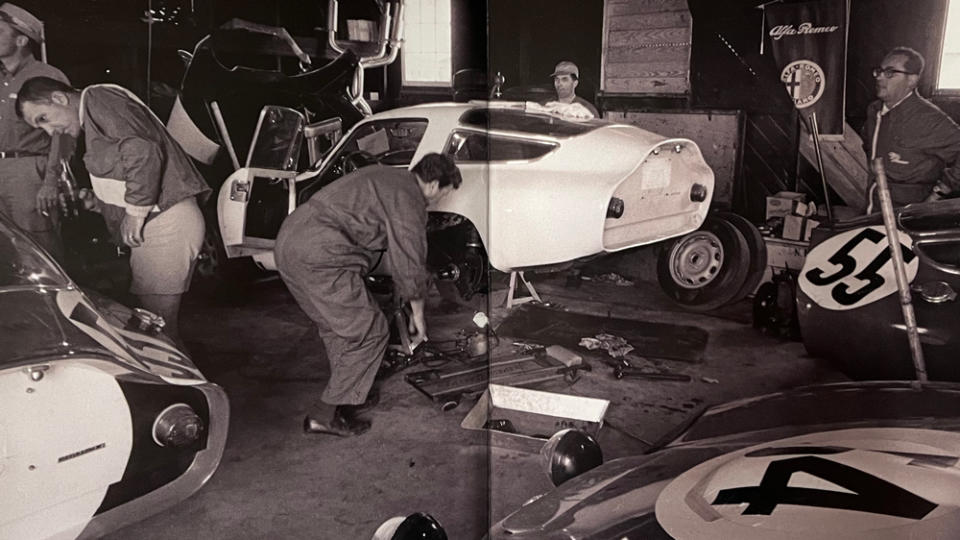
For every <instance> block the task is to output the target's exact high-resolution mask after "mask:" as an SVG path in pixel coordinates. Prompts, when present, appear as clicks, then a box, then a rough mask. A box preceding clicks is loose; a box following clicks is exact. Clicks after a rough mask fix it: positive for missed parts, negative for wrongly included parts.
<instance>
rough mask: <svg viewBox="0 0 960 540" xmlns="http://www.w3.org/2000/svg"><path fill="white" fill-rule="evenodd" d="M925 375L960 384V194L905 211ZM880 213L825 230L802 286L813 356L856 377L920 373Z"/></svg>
mask: <svg viewBox="0 0 960 540" xmlns="http://www.w3.org/2000/svg"><path fill="white" fill-rule="evenodd" d="M896 214H897V223H898V229H899V231H898V234H899V237H900V238H899V240H900V250H901V253H902V254H903V260H904V263H905V265H906V274H907V281H908V282H909V284H910V289H911V293H912V304H913V309H914V312H915V313H916V321H917V327H918V331H919V335H920V342H921V344H922V348H923V356H924V359H925V362H926V367H927V375H928V377H929V378H930V379H931V380H949V381H960V304H958V303H957V300H956V298H957V291H958V290H960V200H956V199H954V200H944V201H934V202H929V203H918V204H912V205H909V206H906V207H903V208H900V209H897V211H896ZM887 246H888V242H887V236H886V231H885V229H884V226H883V222H882V219H881V216H880V214H879V213H877V214H871V215H868V216H862V217H859V218H856V219H853V220H849V221H843V222H836V223H833V224H832V225H831V224H826V225H821V226H819V227H817V229H815V231H814V237H813V241H812V242H811V248H810V251H809V253H807V257H806V261H805V263H804V266H803V269H802V270H801V271H800V275H799V277H798V282H797V285H798V287H797V315H798V320H799V323H800V330H801V333H802V334H803V341H804V344H805V345H806V348H807V350H808V351H809V352H810V354H812V355H814V356H818V357H821V358H826V359H829V360H830V361H832V362H833V363H834V364H836V365H837V366H838V367H839V368H840V369H842V370H843V371H844V372H846V373H847V374H848V375H850V376H851V377H853V378H856V379H912V378H914V376H915V374H914V367H913V362H912V359H911V354H910V348H909V344H908V340H907V330H906V325H905V324H904V318H903V313H902V310H901V307H900V297H899V295H898V289H897V282H896V278H895V275H894V270H893V262H892V261H891V255H890V250H889V249H888V247H887Z"/></svg>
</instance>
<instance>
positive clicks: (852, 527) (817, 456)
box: [490, 385, 960, 540]
mask: <svg viewBox="0 0 960 540" xmlns="http://www.w3.org/2000/svg"><path fill="white" fill-rule="evenodd" d="M852 386H853V385H846V386H845V388H844V389H843V390H842V391H838V392H836V393H832V395H834V396H842V398H841V399H839V400H836V401H837V402H836V403H834V404H831V399H830V396H831V393H828V394H827V395H825V396H823V397H824V398H825V400H824V403H823V405H822V407H823V410H829V409H830V408H831V406H832V405H836V406H841V405H842V403H841V402H842V401H846V400H847V399H849V398H851V397H854V398H856V397H858V396H860V397H863V398H864V400H866V401H870V400H871V399H874V398H878V399H881V398H882V397H883V395H884V394H886V396H885V397H886V398H887V399H888V400H889V399H890V398H894V400H895V396H894V395H893V394H891V392H896V391H901V390H902V391H905V392H909V391H910V390H909V388H896V389H893V390H891V387H890V386H885V387H883V389H882V390H881V391H878V387H877V386H870V385H868V386H867V387H866V388H865V391H864V392H863V393H859V392H858V390H856V389H855V388H852ZM914 393H915V394H916V393H921V394H922V393H924V390H914ZM844 394H846V395H844ZM941 397H942V398H944V399H938V398H941ZM937 401H939V402H940V404H941V405H943V406H949V407H954V408H953V409H952V412H950V411H951V409H947V410H946V412H945V413H941V414H940V415H937V414H928V412H929V406H930V404H931V403H933V402H937ZM901 403H903V405H904V410H903V416H902V418H899V419H886V420H877V419H873V420H860V421H857V420H855V419H853V418H851V419H850V421H849V422H834V423H824V424H819V425H816V424H807V425H793V426H791V425H782V426H779V427H773V428H767V429H760V430H753V431H746V432H743V433H735V432H731V433H724V434H718V435H716V436H714V437H711V438H708V439H703V440H697V441H692V442H683V443H680V444H678V445H676V446H668V447H666V448H663V449H661V450H658V451H656V452H652V453H650V454H646V455H637V456H631V457H626V458H620V459H616V460H612V461H610V462H608V463H605V464H603V465H602V466H600V467H598V468H596V469H593V470H592V471H589V472H587V473H585V474H583V475H581V476H579V477H577V478H574V479H572V480H569V481H568V482H566V483H565V484H563V485H562V486H560V487H559V488H557V489H554V490H553V491H550V492H548V493H546V494H544V495H542V496H540V497H539V498H535V499H534V500H532V501H531V502H528V503H527V504H525V505H524V506H523V507H521V508H520V509H519V510H517V511H516V512H514V513H512V514H510V515H509V516H507V517H506V518H505V519H503V520H502V521H501V522H500V523H498V524H496V525H495V526H494V527H493V528H492V529H491V534H490V538H512V539H520V538H543V539H550V538H563V539H591V540H601V539H611V540H618V539H622V538H630V539H633V538H645V539H646V538H650V539H658V538H698V539H699V538H703V539H705V538H813V537H821V538H827V537H831V538H839V537H844V538H896V537H897V536H896V535H897V534H906V532H907V529H911V528H912V530H911V533H916V534H919V536H917V535H916V534H914V536H912V537H916V538H919V537H928V538H932V537H941V538H946V537H957V536H956V534H957V533H958V532H960V511H958V506H960V495H958V493H960V491H958V490H960V468H958V466H957V463H958V461H960V458H958V457H957V456H960V413H958V412H956V411H957V410H958V409H956V408H955V407H956V406H957V394H956V387H954V388H953V389H952V390H951V391H949V392H947V393H945V394H943V395H940V394H938V391H937V390H933V391H929V392H927V395H925V396H924V399H909V398H908V399H906V400H901ZM753 405H760V406H768V405H769V403H765V400H760V401H757V402H755V403H752V404H751V406H753ZM728 410H729V409H728ZM730 429H731V430H735V427H734V426H731V428H730ZM784 464H786V465H789V466H792V467H794V468H795V470H792V471H791V472H788V474H786V475H785V477H784V479H782V480H780V481H779V482H780V483H779V484H778V485H777V486H775V487H779V488H783V489H785V490H786V491H789V488H794V487H799V488H800V489H806V490H807V491H808V492H810V493H813V494H814V497H813V499H814V502H812V503H803V502H786V500H785V497H786V496H785V495H783V493H784V492H777V493H774V492H773V491H771V492H770V493H766V494H765V495H764V497H761V498H759V499H757V500H762V501H765V502H767V503H769V501H770V500H772V501H774V502H773V503H772V505H770V504H768V506H769V508H766V509H759V510H758V509H757V508H756V507H754V506H755V505H754V504H753V502H755V501H753V500H752V499H750V497H751V496H752V495H751V493H754V491H758V490H760V487H761V486H763V485H767V484H768V483H770V482H773V481H772V480H771V478H772V477H771V473H770V471H772V470H774V469H775V468H776V467H780V466H784ZM831 467H832V468H831ZM774 476H775V475H774ZM838 485H839V486H840V487H838ZM738 490H739V491H738ZM751 490H754V491H751ZM771 493H773V495H771ZM838 494H839V497H840V500H841V502H840V503H836V505H839V506H840V507H842V508H840V507H831V506H830V505H834V503H835V501H834V499H833V498H836V497H838ZM872 494H877V495H876V496H874V495H872ZM818 496H819V497H820V498H822V499H823V500H827V501H833V502H827V503H820V502H817V501H818V500H819V499H818V498H817V497H818ZM724 497H727V498H728V499H730V500H724ZM731 497H732V499H731ZM737 497H740V499H743V500H740V499H737ZM778 497H779V498H780V499H779V500H778ZM842 497H847V499H843V498H842ZM734 499H735V500H734ZM887 499H898V500H899V501H900V502H898V503H897V505H896V506H895V507H894V506H885V505H884V503H883V500H887ZM778 502H779V504H777V503H778ZM848 503H849V504H852V505H853V506H856V505H858V504H860V505H861V506H863V508H860V509H851V508H849V507H843V506H844V505H845V504H848ZM836 505H835V506H836ZM760 506H762V505H760ZM904 509H906V510H904ZM910 512H916V513H915V514H911V513H910ZM905 528H906V529H905ZM891 531H896V532H895V533H891ZM945 531H946V532H948V534H946V536H944V533H945Z"/></svg>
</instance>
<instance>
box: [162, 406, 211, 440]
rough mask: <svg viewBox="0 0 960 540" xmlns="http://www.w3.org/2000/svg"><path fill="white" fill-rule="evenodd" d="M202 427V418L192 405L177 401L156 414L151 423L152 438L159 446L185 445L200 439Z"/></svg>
mask: <svg viewBox="0 0 960 540" xmlns="http://www.w3.org/2000/svg"><path fill="white" fill-rule="evenodd" d="M204 428H205V426H204V425H203V419H201V418H200V416H198V415H197V413H196V412H194V410H193V408H192V407H190V406H189V405H187V404H186V403H177V404H175V405H171V406H169V407H167V408H166V409H164V410H163V412H161V413H160V414H158V415H157V419H156V421H154V423H153V440H154V441H156V443H157V444H159V445H160V446H172V447H175V448H178V447H181V446H187V445H190V444H193V443H195V442H197V441H198V440H199V439H200V435H201V434H202V433H203V430H204Z"/></svg>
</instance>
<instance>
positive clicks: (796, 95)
mask: <svg viewBox="0 0 960 540" xmlns="http://www.w3.org/2000/svg"><path fill="white" fill-rule="evenodd" d="M825 79H826V77H825V76H824V74H823V70H822V69H821V68H820V66H818V65H817V64H816V63H815V62H811V61H810V60H797V61H796V62H791V63H789V64H788V65H787V67H785V68H783V72H781V73H780V80H781V81H783V85H784V86H785V87H786V88H787V93H788V94H790V98H791V99H793V103H794V105H796V106H797V108H798V109H805V108H807V107H809V106H811V105H813V104H814V103H816V102H817V101H818V100H819V99H820V96H822V95H823V87H824V86H825V85H826V80H825Z"/></svg>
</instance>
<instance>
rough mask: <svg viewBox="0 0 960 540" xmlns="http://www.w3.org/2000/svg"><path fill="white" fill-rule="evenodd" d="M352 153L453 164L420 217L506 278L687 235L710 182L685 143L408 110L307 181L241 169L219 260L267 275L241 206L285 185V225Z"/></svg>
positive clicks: (503, 109) (529, 118)
mask: <svg viewBox="0 0 960 540" xmlns="http://www.w3.org/2000/svg"><path fill="white" fill-rule="evenodd" d="M410 133H414V135H413V136H410ZM357 151H363V153H364V154H366V159H367V160H368V161H367V162H368V163H369V162H370V161H369V158H371V157H372V158H373V161H377V162H380V163H382V164H389V165H394V166H398V167H410V166H412V165H413V164H415V163H417V162H418V161H419V160H420V158H421V157H422V156H423V155H425V154H427V153H430V152H437V153H446V154H450V155H452V156H453V157H454V158H455V160H456V161H457V163H458V166H459V168H460V171H461V174H462V176H463V184H462V185H461V186H460V189H458V190H456V191H454V192H453V193H452V194H450V195H448V196H447V197H446V198H445V199H443V200H442V201H440V203H439V204H437V205H435V206H433V207H431V208H430V209H429V210H430V211H431V212H436V213H448V214H454V215H458V216H462V217H463V218H466V219H467V220H469V222H471V223H472V224H473V226H474V227H475V228H476V230H477V232H478V233H479V235H480V238H481V240H482V242H483V247H484V248H485V250H486V252H487V255H488V257H489V263H490V265H491V266H492V267H493V268H496V269H497V270H500V271H504V272H508V271H512V270H523V269H525V268H531V267H538V266H544V265H554V264H559V263H566V262H569V261H573V260H575V259H578V258H581V257H587V256H591V255H595V254H598V253H603V252H613V251H619V250H623V249H627V248H631V247H635V246H640V245H644V244H649V243H653V242H657V241H660V240H663V239H666V238H672V237H675V236H679V235H682V234H686V233H688V232H690V231H692V230H695V229H697V228H698V227H699V226H700V225H701V224H702V223H703V220H704V218H705V216H706V213H707V210H708V209H709V206H710V199H711V197H712V193H713V185H714V177H713V172H712V171H711V170H710V168H709V167H708V166H707V165H706V163H705V162H704V160H703V157H702V155H701V153H700V149H699V148H698V147H697V145H696V143H694V142H693V141H690V140H688V139H671V138H666V137H663V136H660V135H657V134H655V133H652V132H649V131H646V130H643V129H641V128H638V127H636V126H632V125H627V124H614V123H610V122H606V121H603V120H585V121H574V120H567V119H563V118H561V117H559V116H555V115H551V114H549V113H546V112H544V111H543V109H542V108H541V107H537V106H536V105H535V104H525V103H522V102H470V103H439V104H426V105H417V106H412V107H404V108H399V109H394V110H390V111H385V112H381V113H378V114H374V115H373V116H372V117H370V118H367V119H365V120H363V121H362V122H360V123H358V124H357V125H355V126H354V127H353V128H352V129H351V130H350V131H349V132H348V133H347V134H346V135H345V136H344V137H343V138H342V139H341V140H340V141H339V143H338V144H337V145H336V146H335V147H334V148H333V149H332V150H331V151H329V152H328V153H327V154H326V155H325V157H324V158H323V160H322V161H321V162H320V163H319V166H318V167H317V168H316V169H315V170H314V171H313V172H312V173H302V174H300V175H299V176H298V177H297V179H294V176H295V174H294V173H292V172H290V171H277V170H275V171H273V172H270V171H268V170H256V169H251V168H249V167H245V168H241V169H239V170H238V171H237V172H235V173H234V174H233V175H231V177H230V178H228V179H227V181H226V182H225V183H224V184H223V186H222V188H221V191H220V197H219V200H218V217H219V220H220V228H221V235H222V238H223V241H224V245H225V248H226V250H227V254H228V255H229V256H243V255H254V256H255V257H256V258H257V259H258V260H259V261H261V262H262V263H264V264H265V266H267V267H270V266H271V265H272V252H271V250H272V247H273V239H274V238H275V230H274V229H276V228H278V227H279V224H277V226H276V227H274V228H271V229H270V230H268V231H267V232H266V234H264V233H263V232H260V233H252V231H251V227H250V225H251V224H252V222H253V221H254V220H255V218H254V214H253V213H251V211H250V208H249V205H251V204H257V203H258V201H260V200H262V199H258V193H257V189H258V184H261V185H268V184H270V183H271V182H272V183H273V184H277V183H283V184H284V185H285V186H286V189H287V191H286V193H287V195H288V196H287V197H283V196H276V197H274V199H275V200H276V201H277V203H275V204H280V205H286V208H285V211H286V212H287V213H289V212H292V211H293V209H294V208H295V207H296V205H297V204H300V203H302V202H304V201H305V200H306V198H308V197H309V196H310V195H312V194H313V193H315V192H316V191H317V190H318V189H320V188H322V186H323V185H326V184H328V183H329V182H331V181H333V180H335V179H336V178H337V177H339V176H341V175H342V174H343V171H344V170H346V167H343V166H342V165H343V162H344V160H345V159H347V158H349V157H350V155H351V153H356V152H357ZM397 158H399V159H397ZM258 179H264V180H270V181H267V182H257V181H256V180H258ZM318 184H319V185H318ZM291 187H292V190H290V188H291ZM263 189H269V188H261V190H263ZM618 206H622V209H620V210H619V212H618V211H617V208H616V207H618ZM263 213H264V212H262V211H260V214H261V215H262V214H263ZM608 213H609V215H610V216H611V217H608ZM618 213H619V216H618V217H612V216H615V215H617V214H618ZM253 226H254V227H257V224H254V225H253Z"/></svg>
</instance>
